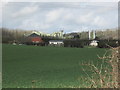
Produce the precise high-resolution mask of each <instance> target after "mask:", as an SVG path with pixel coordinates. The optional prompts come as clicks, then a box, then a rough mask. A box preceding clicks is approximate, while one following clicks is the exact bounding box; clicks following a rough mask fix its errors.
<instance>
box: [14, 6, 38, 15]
mask: <svg viewBox="0 0 120 90" xmlns="http://www.w3.org/2000/svg"><path fill="white" fill-rule="evenodd" d="M37 10H38V6H26V7H24V8H22V9H21V10H19V11H18V12H16V13H13V15H12V16H13V17H19V16H25V15H29V14H32V13H35V12H36V11H37Z"/></svg>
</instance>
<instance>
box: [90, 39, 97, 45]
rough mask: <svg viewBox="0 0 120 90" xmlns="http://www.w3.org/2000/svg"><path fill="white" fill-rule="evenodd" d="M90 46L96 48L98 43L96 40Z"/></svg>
mask: <svg viewBox="0 0 120 90" xmlns="http://www.w3.org/2000/svg"><path fill="white" fill-rule="evenodd" d="M90 46H98V41H97V40H93V41H91V43H90Z"/></svg>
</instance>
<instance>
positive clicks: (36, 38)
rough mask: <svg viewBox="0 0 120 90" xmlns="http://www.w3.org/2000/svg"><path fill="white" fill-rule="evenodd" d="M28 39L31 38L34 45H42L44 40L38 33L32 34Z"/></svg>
mask: <svg viewBox="0 0 120 90" xmlns="http://www.w3.org/2000/svg"><path fill="white" fill-rule="evenodd" d="M28 38H30V40H31V42H33V43H42V42H43V40H42V38H41V37H40V36H39V35H37V34H36V33H32V34H31V35H29V36H28Z"/></svg>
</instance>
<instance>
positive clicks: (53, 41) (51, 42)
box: [49, 40, 64, 46]
mask: <svg viewBox="0 0 120 90" xmlns="http://www.w3.org/2000/svg"><path fill="white" fill-rule="evenodd" d="M49 45H55V46H56V45H57V46H61V45H64V42H63V40H50V41H49Z"/></svg>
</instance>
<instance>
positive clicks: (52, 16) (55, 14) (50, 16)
mask: <svg viewBox="0 0 120 90" xmlns="http://www.w3.org/2000/svg"><path fill="white" fill-rule="evenodd" d="M63 12H64V9H62V8H59V9H55V10H52V11H49V12H48V13H47V14H46V22H47V23H52V22H54V21H56V20H58V19H59V18H60V17H61V15H62V13H63Z"/></svg>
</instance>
